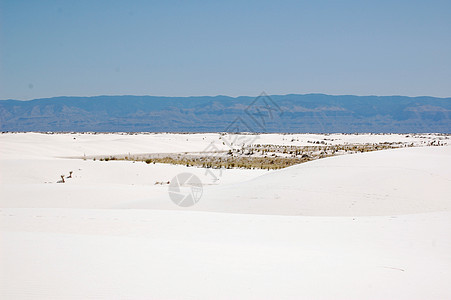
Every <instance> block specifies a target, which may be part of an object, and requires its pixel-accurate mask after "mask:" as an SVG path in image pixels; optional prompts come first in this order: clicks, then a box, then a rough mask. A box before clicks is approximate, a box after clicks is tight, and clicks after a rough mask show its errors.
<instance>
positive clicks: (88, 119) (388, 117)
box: [0, 94, 451, 133]
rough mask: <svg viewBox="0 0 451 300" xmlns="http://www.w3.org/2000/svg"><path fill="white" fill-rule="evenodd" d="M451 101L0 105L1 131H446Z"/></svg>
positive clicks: (308, 98)
mask: <svg viewBox="0 0 451 300" xmlns="http://www.w3.org/2000/svg"><path fill="white" fill-rule="evenodd" d="M450 117H451V98H434V97H404V96H382V97H379V96H331V95H324V94H307V95H274V96H267V95H266V94H262V95H261V96H259V97H257V98H254V97H236V98H233V97H227V96H216V97H155V96H97V97H56V98H47V99H36V100H30V101H17V100H2V101H0V130H1V131H99V132H113V131H126V132H143V131H152V132H218V131H219V132H222V131H226V132H288V133H292V132H311V133H332V132H343V133H354V132H374V133H425V132H435V133H451V119H450Z"/></svg>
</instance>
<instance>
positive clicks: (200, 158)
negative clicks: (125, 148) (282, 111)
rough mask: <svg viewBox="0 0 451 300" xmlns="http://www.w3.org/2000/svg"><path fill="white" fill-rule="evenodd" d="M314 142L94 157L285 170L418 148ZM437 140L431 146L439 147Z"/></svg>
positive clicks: (210, 166)
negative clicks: (348, 156) (333, 159)
mask: <svg viewBox="0 0 451 300" xmlns="http://www.w3.org/2000/svg"><path fill="white" fill-rule="evenodd" d="M308 143H311V144H312V145H308V146H291V145H274V144H253V145H249V146H241V147H235V148H230V149H229V150H221V151H212V152H197V153H193V152H184V153H166V154H165V153H153V154H141V155H130V154H127V155H116V156H105V157H93V158H92V159H93V160H96V159H98V160H100V161H116V160H122V161H124V160H125V161H142V162H145V163H147V164H155V163H164V164H175V165H185V166H187V167H201V168H213V169H220V168H225V169H232V168H243V169H268V170H270V169H282V168H286V167H289V166H292V165H295V164H301V163H304V162H308V161H311V160H316V159H321V158H326V157H331V156H336V155H345V154H353V153H363V152H371V151H379V150H386V149H395V148H404V147H415V146H417V145H415V144H413V143H402V142H382V143H366V144H339V145H333V144H331V143H328V142H327V141H308ZM440 145H441V144H440V143H437V142H434V143H431V144H428V146H440Z"/></svg>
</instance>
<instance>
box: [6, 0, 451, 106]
mask: <svg viewBox="0 0 451 300" xmlns="http://www.w3.org/2000/svg"><path fill="white" fill-rule="evenodd" d="M450 16H451V1H449V0H448V1H435V0H432V1H415V0H413V1H396V0H393V1H384V0H380V1H347V0H342V1H158V2H157V1H45V0H42V1H20V0H14V1H5V0H0V99H9V98H11V99H33V98H40V97H53V96H61V95H66V96H92V95H122V94H133V95H166V96H190V95H219V94H221V95H229V96H237V95H249V96H255V95H258V94H259V93H260V92H261V91H266V92H267V93H269V94H288V93H312V92H314V93H327V94H356V95H408V96H419V95H429V96H438V97H450V96H451V54H450V53H451V17H450Z"/></svg>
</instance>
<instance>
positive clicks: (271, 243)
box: [0, 134, 451, 299]
mask: <svg viewBox="0 0 451 300" xmlns="http://www.w3.org/2000/svg"><path fill="white" fill-rule="evenodd" d="M312 136H313V135H309V136H301V135H300V136H299V137H300V139H301V140H302V139H304V140H305V141H299V143H301V142H302V143H303V142H306V141H307V140H309V139H312ZM337 136H339V135H337ZM74 137H76V139H75V140H74V139H73V138H74ZM341 137H342V138H346V139H359V140H361V141H364V140H365V138H368V139H384V138H389V139H395V138H394V137H397V138H398V139H402V138H404V139H408V138H409V139H411V138H412V137H402V136H391V135H390V136H376V137H377V138H374V137H373V136H341ZM217 138H218V136H217V135H214V134H211V135H209V134H207V135H204V136H202V135H189V136H185V135H145V136H144V135H140V136H119V135H96V136H94V135H92V136H91V135H80V136H78V135H53V136H49V135H41V134H16V135H10V134H8V135H0V147H1V148H0V298H1V299H27V298H30V299H31V298H33V299H35V298H39V299H62V298H64V299H86V298H103V299H119V298H120V299H124V298H125V299H128V298H130V299H212V298H219V299H231V298H233V299H282V298H283V299H299V298H313V299H331V298H341V299H381V298H383V299H431V298H434V299H449V298H451V288H449V284H448V281H449V280H448V279H449V278H450V277H451V254H450V253H451V212H450V209H451V197H450V195H451V193H450V192H451V190H450V187H451V184H450V181H451V173H450V171H451V165H450V163H451V151H450V150H451V147H427V148H409V149H399V150H387V151H381V152H373V153H365V154H355V155H348V156H341V157H334V158H328V159H324V160H319V161H313V162H309V163H306V164H302V165H299V166H293V167H290V168H287V169H284V170H279V171H253V170H225V171H224V172H223V175H222V176H221V178H220V180H219V182H213V181H212V180H211V178H209V177H207V176H206V175H205V170H203V169H199V168H186V167H183V166H168V165H159V164H156V165H153V164H151V165H146V164H144V163H132V162H99V161H96V162H94V161H83V160H73V159H65V158H56V157H67V156H77V155H83V154H84V153H85V154H86V155H93V154H115V153H128V152H132V153H145V152H170V151H173V152H176V151H200V150H201V148H202V147H204V146H205V145H208V143H209V142H211V141H212V140H216V139H217ZM286 138H287V137H286V136H283V135H274V137H273V138H272V140H273V141H274V143H278V142H281V141H282V142H287V143H291V140H289V141H288V140H286ZM317 138H318V139H321V138H323V137H321V136H317ZM186 139H188V141H186ZM262 139H266V140H268V139H271V137H270V135H267V136H266V135H265V136H263V137H262ZM284 139H285V140H284ZM181 149H183V150H181ZM70 170H73V171H74V178H72V179H71V180H69V181H68V182H67V183H66V184H57V183H55V182H56V180H58V177H59V175H60V174H62V173H64V174H67V173H68V172H69V171H70ZM186 171H189V172H193V173H195V174H197V175H198V176H199V177H201V178H202V180H203V182H204V183H206V185H205V186H204V195H203V197H202V199H201V200H200V202H199V203H198V204H196V205H195V206H194V207H192V208H190V209H188V210H187V209H180V208H178V207H177V206H175V205H174V204H173V203H172V202H171V201H170V200H169V198H168V194H167V186H164V185H163V186H162V185H155V184H154V183H155V181H165V180H170V179H171V178H172V177H173V176H174V175H176V174H177V173H180V172H186ZM193 210H202V211H193ZM226 212H233V213H226Z"/></svg>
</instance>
